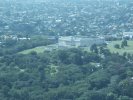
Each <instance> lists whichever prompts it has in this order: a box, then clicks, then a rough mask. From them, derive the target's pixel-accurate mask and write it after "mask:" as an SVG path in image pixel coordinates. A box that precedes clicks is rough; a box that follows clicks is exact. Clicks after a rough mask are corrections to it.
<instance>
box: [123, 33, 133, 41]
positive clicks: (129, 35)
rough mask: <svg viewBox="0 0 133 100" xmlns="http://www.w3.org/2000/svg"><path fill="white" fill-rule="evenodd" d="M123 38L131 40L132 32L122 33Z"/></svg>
mask: <svg viewBox="0 0 133 100" xmlns="http://www.w3.org/2000/svg"><path fill="white" fill-rule="evenodd" d="M122 35H123V38H129V39H133V32H123V34H122Z"/></svg>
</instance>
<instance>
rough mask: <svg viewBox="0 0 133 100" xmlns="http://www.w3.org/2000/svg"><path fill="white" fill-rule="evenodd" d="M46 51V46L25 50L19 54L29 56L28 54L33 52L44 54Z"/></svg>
mask: <svg viewBox="0 0 133 100" xmlns="http://www.w3.org/2000/svg"><path fill="white" fill-rule="evenodd" d="M45 49H46V47H45V46H39V47H36V48H32V49H28V50H24V51H22V52H19V53H21V54H28V53H30V52H31V51H36V52H37V53H43V52H44V50H45Z"/></svg>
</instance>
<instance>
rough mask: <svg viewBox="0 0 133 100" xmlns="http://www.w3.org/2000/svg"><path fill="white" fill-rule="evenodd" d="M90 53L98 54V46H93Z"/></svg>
mask: <svg viewBox="0 0 133 100" xmlns="http://www.w3.org/2000/svg"><path fill="white" fill-rule="evenodd" d="M90 51H92V52H94V53H98V48H97V45H96V44H93V45H91V47H90Z"/></svg>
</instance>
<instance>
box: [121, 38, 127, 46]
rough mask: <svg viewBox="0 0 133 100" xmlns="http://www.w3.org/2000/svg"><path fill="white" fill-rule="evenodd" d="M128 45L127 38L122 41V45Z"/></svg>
mask: <svg viewBox="0 0 133 100" xmlns="http://www.w3.org/2000/svg"><path fill="white" fill-rule="evenodd" d="M124 46H128V43H127V40H126V39H124V40H123V41H122V43H121V47H124Z"/></svg>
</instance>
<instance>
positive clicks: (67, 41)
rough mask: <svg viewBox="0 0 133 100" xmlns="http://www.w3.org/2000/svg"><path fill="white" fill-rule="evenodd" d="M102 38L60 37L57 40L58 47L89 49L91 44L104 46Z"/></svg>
mask: <svg viewBox="0 0 133 100" xmlns="http://www.w3.org/2000/svg"><path fill="white" fill-rule="evenodd" d="M104 43H105V39H104V38H89V37H85V36H80V37H79V36H62V37H59V39H58V46H59V47H89V46H91V45H93V44H98V45H100V44H104Z"/></svg>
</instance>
